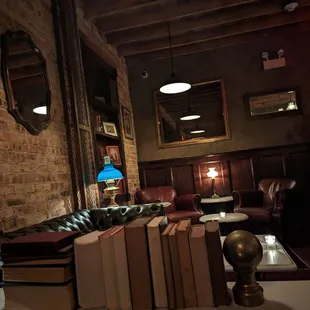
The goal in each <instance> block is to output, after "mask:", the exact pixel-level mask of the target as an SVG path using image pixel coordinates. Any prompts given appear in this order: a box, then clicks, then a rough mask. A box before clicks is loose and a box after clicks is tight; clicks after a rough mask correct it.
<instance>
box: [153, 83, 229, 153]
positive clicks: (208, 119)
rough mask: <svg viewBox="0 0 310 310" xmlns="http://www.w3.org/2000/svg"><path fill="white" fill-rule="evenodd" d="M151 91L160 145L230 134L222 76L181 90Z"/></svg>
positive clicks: (195, 141)
mask: <svg viewBox="0 0 310 310" xmlns="http://www.w3.org/2000/svg"><path fill="white" fill-rule="evenodd" d="M154 95H155V108H156V121H157V133H158V146H159V147H160V148H165V147H173V146H178V145H186V144H196V143H208V142H214V141H220V140H225V139H229V138H230V132H229V126H228V115H227V107H226V100H225V92H224V83H223V81H222V80H216V81H210V82H204V83H199V84H194V85H192V88H191V89H190V90H189V91H187V92H184V93H179V94H173V95H167V94H162V93H160V92H159V91H155V94H154Z"/></svg>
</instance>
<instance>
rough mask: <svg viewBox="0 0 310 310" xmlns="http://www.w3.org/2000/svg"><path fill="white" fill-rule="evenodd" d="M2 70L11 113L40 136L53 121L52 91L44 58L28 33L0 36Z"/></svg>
mask: <svg viewBox="0 0 310 310" xmlns="http://www.w3.org/2000/svg"><path fill="white" fill-rule="evenodd" d="M1 67H2V70H1V71H2V79H3V84H4V88H5V93H6V98H7V102H8V110H9V112H10V113H11V114H12V115H13V117H14V118H15V120H16V122H18V123H20V124H22V125H23V126H25V128H26V129H27V130H28V131H29V132H30V133H31V134H34V135H37V134H39V133H40V132H41V131H42V130H43V129H45V128H46V127H47V126H48V122H49V119H50V88H49V84H48V79H47V74H46V63H45V59H44V57H43V56H42V54H41V52H40V50H39V49H38V48H37V47H36V45H35V44H34V42H33V41H32V39H31V37H30V36H29V35H28V34H27V33H26V32H24V31H17V32H11V31H7V32H6V33H5V34H3V35H2V36H1Z"/></svg>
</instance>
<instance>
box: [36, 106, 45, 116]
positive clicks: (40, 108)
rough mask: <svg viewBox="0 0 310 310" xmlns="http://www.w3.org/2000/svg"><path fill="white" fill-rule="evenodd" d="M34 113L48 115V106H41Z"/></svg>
mask: <svg viewBox="0 0 310 310" xmlns="http://www.w3.org/2000/svg"><path fill="white" fill-rule="evenodd" d="M32 111H33V113H35V114H40V115H46V114H47V106H46V105H41V106H38V107H36V108H34V109H33V110H32Z"/></svg>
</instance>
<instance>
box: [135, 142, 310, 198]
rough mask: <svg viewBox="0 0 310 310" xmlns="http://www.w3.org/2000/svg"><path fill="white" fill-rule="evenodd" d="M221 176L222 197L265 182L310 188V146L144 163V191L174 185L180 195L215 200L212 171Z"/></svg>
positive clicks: (141, 170)
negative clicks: (279, 181) (292, 182)
mask: <svg viewBox="0 0 310 310" xmlns="http://www.w3.org/2000/svg"><path fill="white" fill-rule="evenodd" d="M211 167H214V168H215V169H216V171H217V172H218V173H219V176H218V177H216V179H215V185H216V190H217V192H218V193H219V194H220V195H221V196H226V195H231V193H232V191H233V190H243V189H256V188H257V186H258V183H259V181H260V180H261V179H267V178H293V179H295V180H296V182H297V187H298V188H299V189H307V188H309V185H310V184H309V183H310V178H309V175H310V144H296V145H287V146H279V147H270V148H260V149H252V150H244V151H236V152H230V153H222V154H217V155H210V156H200V157H191V158H175V159H167V160H159V161H153V162H140V163H139V175H140V184H141V187H142V188H145V187H153V186H155V187H156V186H173V187H174V188H175V189H176V191H177V193H178V194H179V195H181V194H192V193H198V194H200V195H201V196H202V197H211V195H212V182H211V180H210V178H208V177H207V172H208V169H209V168H211Z"/></svg>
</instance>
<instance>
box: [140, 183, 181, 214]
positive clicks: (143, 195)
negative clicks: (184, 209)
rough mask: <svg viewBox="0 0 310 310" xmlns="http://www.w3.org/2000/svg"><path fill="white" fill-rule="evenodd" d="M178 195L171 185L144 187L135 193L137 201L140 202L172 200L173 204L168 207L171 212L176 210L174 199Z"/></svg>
mask: <svg viewBox="0 0 310 310" xmlns="http://www.w3.org/2000/svg"><path fill="white" fill-rule="evenodd" d="M176 196H177V193H176V191H175V189H174V188H173V187H171V186H159V187H147V188H142V189H140V190H138V191H137V192H136V193H135V202H136V203H138V204H140V203H141V204H143V203H152V202H159V201H161V202H170V203H171V205H170V206H169V207H168V211H169V213H171V212H174V211H175V210H176V208H175V201H174V199H175V197H176ZM166 211H167V210H166Z"/></svg>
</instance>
